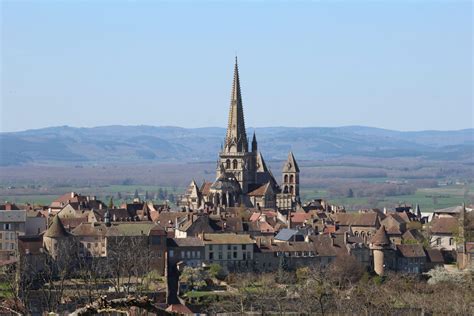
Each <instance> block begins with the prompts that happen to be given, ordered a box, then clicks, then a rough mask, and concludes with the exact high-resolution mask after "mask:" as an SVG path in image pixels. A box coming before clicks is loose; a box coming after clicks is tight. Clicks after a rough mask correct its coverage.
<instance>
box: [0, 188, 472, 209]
mask: <svg viewBox="0 0 474 316" xmlns="http://www.w3.org/2000/svg"><path fill="white" fill-rule="evenodd" d="M468 188H469V191H468V195H467V197H468V198H467V199H465V189H466V188H465V187H464V186H462V185H451V186H445V187H437V188H421V189H417V190H416V192H415V193H414V194H411V195H399V196H389V197H381V196H379V197H377V196H375V197H351V198H348V197H342V196H331V195H330V194H329V193H328V191H327V190H325V189H320V188H307V187H303V188H302V189H301V197H302V200H303V201H310V200H312V199H316V198H324V199H326V200H329V201H330V202H331V203H335V204H341V205H344V206H345V207H346V209H348V210H356V209H359V208H368V207H378V208H383V207H389V208H390V207H394V206H397V205H399V204H410V205H415V204H419V205H420V208H421V209H422V211H433V210H435V209H441V208H445V207H449V206H453V205H460V204H462V203H463V202H466V203H469V201H470V200H471V199H472V198H473V195H474V185H470V187H468ZM160 189H161V190H162V191H166V192H168V194H173V195H174V196H175V197H176V196H177V195H180V194H182V193H183V192H184V190H185V188H184V187H169V186H168V187H166V186H165V187H159V186H151V185H110V186H98V187H55V188H51V189H48V190H44V191H41V190H40V192H34V193H31V192H28V191H25V192H16V193H15V194H8V195H1V196H0V199H1V200H2V201H11V202H15V203H35V204H41V205H48V204H50V203H51V201H53V200H54V199H55V198H57V197H58V196H60V195H62V194H64V193H66V192H71V191H75V192H79V193H82V194H90V195H96V196H97V198H99V199H101V200H102V201H104V202H105V203H106V204H107V203H108V201H109V199H110V197H111V196H113V197H114V202H115V204H119V203H120V202H122V201H124V200H125V198H126V197H128V200H130V199H131V197H133V195H134V193H135V190H138V192H139V195H140V197H141V198H142V199H144V197H145V192H148V196H149V198H150V199H153V198H154V196H155V195H158V192H159V190H160ZM119 193H120V194H121V195H122V197H123V198H122V199H119V198H118V194H119ZM154 201H156V202H157V203H161V202H163V201H162V200H161V199H159V198H157V199H154Z"/></svg>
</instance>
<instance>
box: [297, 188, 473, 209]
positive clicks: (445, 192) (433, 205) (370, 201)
mask: <svg viewBox="0 0 474 316" xmlns="http://www.w3.org/2000/svg"><path fill="white" fill-rule="evenodd" d="M464 190H465V188H464V186H462V185H453V186H446V187H438V188H422V189H417V190H416V192H415V194H411V195H398V196H388V197H352V198H348V197H337V196H335V197H331V196H329V194H328V192H327V191H326V190H318V189H311V188H310V189H307V188H303V189H302V193H301V196H302V199H303V200H310V199H313V198H324V199H327V200H329V201H330V202H331V203H335V204H342V205H344V206H346V208H348V209H349V210H353V209H358V208H363V207H378V208H383V207H394V206H396V205H399V204H408V205H416V204H419V205H420V208H421V210H422V211H433V210H435V209H441V208H446V207H450V206H454V205H461V204H462V203H463V202H466V203H469V201H470V200H471V199H472V198H473V193H474V187H473V186H472V185H471V188H470V190H469V192H471V193H470V195H469V196H468V198H467V199H465V197H464Z"/></svg>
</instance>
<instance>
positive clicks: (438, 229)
mask: <svg viewBox="0 0 474 316" xmlns="http://www.w3.org/2000/svg"><path fill="white" fill-rule="evenodd" d="M458 227H459V223H458V219H457V218H454V217H439V218H435V219H433V220H432V221H431V227H430V231H431V233H433V234H453V233H454V232H455V231H456V229H457V228H458Z"/></svg>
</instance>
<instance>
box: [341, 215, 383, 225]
mask: <svg viewBox="0 0 474 316" xmlns="http://www.w3.org/2000/svg"><path fill="white" fill-rule="evenodd" d="M335 221H336V222H337V224H339V225H341V226H350V225H353V226H371V227H376V226H377V223H378V214H377V213H336V214H335Z"/></svg>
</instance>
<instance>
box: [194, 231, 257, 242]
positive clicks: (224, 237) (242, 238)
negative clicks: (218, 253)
mask: <svg viewBox="0 0 474 316" xmlns="http://www.w3.org/2000/svg"><path fill="white" fill-rule="evenodd" d="M203 242H204V244H253V243H254V240H253V239H252V238H250V236H249V235H241V234H230V233H229V234H228V233H224V234H204V237H203Z"/></svg>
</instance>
